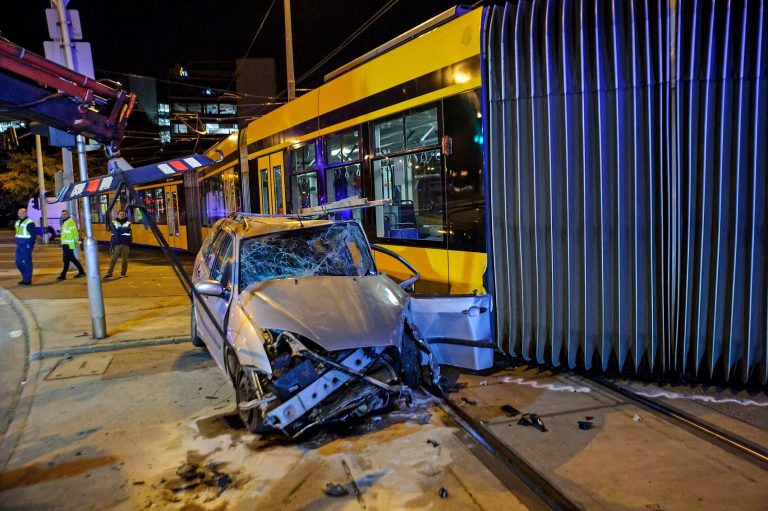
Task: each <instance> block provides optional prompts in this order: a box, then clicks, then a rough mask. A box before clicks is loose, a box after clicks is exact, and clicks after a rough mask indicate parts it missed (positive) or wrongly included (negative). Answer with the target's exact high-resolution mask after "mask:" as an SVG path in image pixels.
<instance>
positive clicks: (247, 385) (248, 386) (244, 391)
mask: <svg viewBox="0 0 768 511" xmlns="http://www.w3.org/2000/svg"><path fill="white" fill-rule="evenodd" d="M238 390H239V392H238V393H239V394H240V399H239V400H238V407H237V413H238V414H239V415H240V419H242V421H243V423H245V425H246V426H248V427H250V425H251V418H252V417H253V414H254V413H255V411H254V410H253V409H250V410H242V409H241V408H240V406H239V404H240V403H243V402H247V401H252V400H254V399H256V390H255V389H254V388H253V383H251V379H250V378H248V375H246V374H245V373H243V374H242V375H241V376H240V381H239V382H238Z"/></svg>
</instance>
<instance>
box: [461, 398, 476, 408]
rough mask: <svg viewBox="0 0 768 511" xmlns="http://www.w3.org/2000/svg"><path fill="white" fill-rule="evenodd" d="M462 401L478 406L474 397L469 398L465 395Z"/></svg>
mask: <svg viewBox="0 0 768 511" xmlns="http://www.w3.org/2000/svg"><path fill="white" fill-rule="evenodd" d="M461 401H462V402H463V403H467V404H468V405H472V406H477V401H475V400H474V399H467V398H465V397H462V398H461Z"/></svg>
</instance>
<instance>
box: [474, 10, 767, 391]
mask: <svg viewBox="0 0 768 511" xmlns="http://www.w3.org/2000/svg"><path fill="white" fill-rule="evenodd" d="M766 16H768V13H767V12H766V1H765V0H738V1H737V0H734V1H726V0H707V1H704V0H685V1H679V2H678V1H675V0H663V1H653V0H649V1H640V0H637V1H632V0H611V1H607V0H550V1H547V0H534V1H519V2H508V3H506V4H505V5H503V6H495V7H489V8H487V9H486V11H485V15H484V21H483V51H484V58H483V65H484V77H483V80H484V83H483V85H484V87H483V89H484V94H485V111H484V124H485V126H484V129H485V133H486V141H487V142H486V143H487V151H486V157H487V161H486V168H488V169H489V172H488V180H489V183H488V185H489V191H488V209H489V211H488V218H489V219H490V224H489V229H490V236H489V254H490V258H489V266H490V268H491V270H492V272H491V275H492V279H491V282H490V284H491V287H492V291H493V293H494V295H495V298H496V329H497V333H498V338H499V343H500V347H501V348H502V349H503V350H504V351H506V352H508V353H511V354H513V355H518V356H522V357H524V358H526V359H529V360H535V361H537V362H539V363H550V364H553V365H555V366H562V365H565V366H567V367H583V368H587V369H589V368H594V367H597V368H599V369H602V370H606V369H607V368H608V367H609V366H610V365H613V366H614V367H618V368H621V369H624V370H650V371H653V372H656V373H662V372H663V373H670V372H672V373H677V374H684V373H685V374H689V375H696V376H698V377H701V378H705V379H718V380H722V379H725V380H731V381H734V380H738V381H741V382H747V381H759V382H761V383H762V384H765V383H766V381H767V380H768V363H767V360H766V358H767V357H768V332H767V330H766V325H767V323H768V279H767V275H768V274H767V272H766V265H767V264H768V254H767V253H766V251H767V246H766V245H767V244H768V236H767V235H766V230H767V227H766V199H767V197H766V193H767V192H768V190H766V186H767V181H766V174H768V160H767V159H766V146H768V90H766V87H767V85H766V68H768V42H767V41H766V39H767V38H768V23H767V22H766Z"/></svg>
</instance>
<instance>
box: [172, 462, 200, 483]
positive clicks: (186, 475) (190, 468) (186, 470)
mask: <svg viewBox="0 0 768 511" xmlns="http://www.w3.org/2000/svg"><path fill="white" fill-rule="evenodd" d="M176 475H177V476H179V477H181V478H182V479H184V480H185V481H191V480H192V479H195V478H197V477H200V476H201V475H202V474H201V473H200V472H198V470H197V465H195V464H194V463H187V464H186V465H182V466H181V467H179V469H178V470H176Z"/></svg>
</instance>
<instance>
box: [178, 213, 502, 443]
mask: <svg viewBox="0 0 768 511" xmlns="http://www.w3.org/2000/svg"><path fill="white" fill-rule="evenodd" d="M371 248H372V247H371V246H370V245H369V243H368V240H367V238H366V236H365V233H364V232H363V230H362V228H361V227H360V225H359V224H358V223H357V222H355V221H332V220H304V219H300V218H298V217H293V218H292V217H270V216H260V215H237V216H233V217H231V218H228V219H223V220H220V221H219V222H217V224H216V225H215V226H214V228H213V229H212V230H211V233H210V235H209V236H208V238H207V239H206V241H205V243H204V245H203V247H202V249H201V250H200V252H199V253H198V255H197V258H196V261H195V267H194V273H193V278H192V280H193V283H194V286H195V290H196V293H193V308H192V325H191V332H192V340H193V343H195V345H198V346H203V345H204V346H206V347H207V348H208V350H209V351H210V353H211V355H212V356H213V358H214V360H215V361H216V363H217V364H218V366H219V367H220V368H221V369H222V370H223V371H224V373H225V374H226V375H227V376H228V377H229V378H230V379H231V381H232V384H233V385H234V387H235V391H236V392H235V394H236V402H237V410H238V413H239V415H240V417H241V419H242V420H243V422H244V424H245V425H246V427H247V428H248V429H249V430H250V431H252V432H263V431H266V430H270V429H272V430H280V431H283V432H284V433H286V434H288V435H289V436H292V437H295V436H297V435H299V434H301V433H302V432H303V431H306V430H307V429H309V428H311V427H313V426H315V425H319V424H323V423H325V422H329V421H338V420H344V419H347V418H350V417H354V416H361V415H364V414H367V413H370V412H372V411H375V410H381V409H383V408H385V407H387V406H388V404H389V403H390V402H391V401H392V400H393V399H394V398H396V397H398V396H404V397H406V399H407V398H408V397H409V395H410V394H409V389H408V387H414V386H417V385H418V384H419V383H420V379H421V376H422V370H421V364H422V363H424V364H429V366H430V367H431V369H432V372H433V375H435V377H436V376H437V375H439V367H438V364H439V363H450V364H454V365H462V366H465V367H470V368H473V369H481V368H484V367H488V366H489V365H490V364H491V363H492V358H493V345H492V344H491V342H490V321H487V316H489V314H483V313H486V312H487V311H488V308H489V306H490V301H489V299H488V297H482V296H481V297H477V296H465V297H450V298H448V297H432V298H425V299H423V300H421V301H419V300H414V299H411V298H410V297H409V295H408V293H407V292H406V291H405V290H404V288H407V287H409V285H410V284H412V283H413V282H414V281H415V280H416V279H418V275H414V277H413V278H411V279H408V281H406V282H403V283H401V284H400V285H398V284H396V283H395V282H394V281H393V280H392V279H391V278H390V277H388V276H387V275H386V274H383V273H379V272H378V271H377V269H376V265H375V263H374V259H373V256H372V254H371ZM374 248H376V247H374ZM381 250H383V249H381ZM390 255H393V256H395V257H398V256H396V255H395V254H390ZM403 262H404V261H403ZM405 264H407V263H405ZM451 307H452V308H453V309H455V310H453V311H451V310H450V308H451ZM451 318H458V320H459V322H460V323H461V324H462V325H463V326H462V325H458V323H457V322H456V321H453V320H452V319H451ZM478 319H479V320H481V321H478ZM416 324H419V325H422V326H423V331H422V330H420V329H419V328H417V327H416ZM486 324H487V326H486ZM441 325H443V326H441ZM446 328H447V329H450V330H452V331H453V332H454V333H457V332H458V333H459V334H462V328H463V329H464V332H463V334H464V335H463V338H462V339H461V340H459V341H457V342H455V343H453V344H451V343H452V342H453V341H450V342H449V343H448V344H445V342H448V339H447V337H448V336H443V335H442V333H444V332H443V330H444V329H446ZM457 329H458V330H457ZM453 337H454V338H455V337H456V336H455V335H454V336H453ZM433 341H434V342H433ZM467 343H469V344H467ZM471 343H475V344H471Z"/></svg>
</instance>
